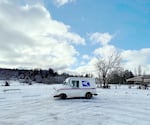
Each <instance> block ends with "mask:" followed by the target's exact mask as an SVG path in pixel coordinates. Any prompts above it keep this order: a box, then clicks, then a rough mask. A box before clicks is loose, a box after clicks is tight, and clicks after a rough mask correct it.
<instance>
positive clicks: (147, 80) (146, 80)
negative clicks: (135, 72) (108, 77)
mask: <svg viewBox="0 0 150 125" xmlns="http://www.w3.org/2000/svg"><path fill="white" fill-rule="evenodd" d="M126 81H127V82H129V81H133V82H135V83H141V84H150V75H144V76H135V77H133V78H129V79H127V80H126Z"/></svg>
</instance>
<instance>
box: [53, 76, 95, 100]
mask: <svg viewBox="0 0 150 125" xmlns="http://www.w3.org/2000/svg"><path fill="white" fill-rule="evenodd" d="M93 95H94V96H96V95H97V92H96V83H95V79H94V78H84V77H69V78H67V79H66V80H65V81H64V83H63V86H62V87H61V88H59V89H55V94H54V97H59V98H61V99H66V98H75V97H85V98H86V99H91V98H92V97H93Z"/></svg>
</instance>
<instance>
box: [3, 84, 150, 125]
mask: <svg viewBox="0 0 150 125" xmlns="http://www.w3.org/2000/svg"><path fill="white" fill-rule="evenodd" d="M1 83H2V81H1ZM1 83H0V84H1ZM58 86H60V85H41V84H40V85H39V84H34V85H32V86H29V85H19V83H18V82H13V81H12V82H11V86H9V87H5V86H0V125H150V89H149V90H139V89H136V88H131V89H129V88H128V86H119V87H117V89H116V88H115V87H114V86H113V87H111V89H97V91H98V94H99V95H98V96H97V97H94V98H93V99H90V100H87V99H67V100H58V99H53V92H54V90H53V87H58Z"/></svg>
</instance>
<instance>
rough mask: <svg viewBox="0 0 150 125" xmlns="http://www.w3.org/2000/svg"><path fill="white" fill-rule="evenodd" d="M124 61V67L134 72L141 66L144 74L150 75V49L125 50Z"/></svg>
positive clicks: (123, 53)
mask: <svg viewBox="0 0 150 125" xmlns="http://www.w3.org/2000/svg"><path fill="white" fill-rule="evenodd" d="M121 55H122V57H123V59H124V63H123V67H124V68H126V69H130V70H132V71H133V72H134V70H135V69H137V68H138V66H139V65H140V66H141V67H142V70H143V72H146V73H148V74H149V73H150V48H143V49H141V50H124V51H123V52H122V54H121Z"/></svg>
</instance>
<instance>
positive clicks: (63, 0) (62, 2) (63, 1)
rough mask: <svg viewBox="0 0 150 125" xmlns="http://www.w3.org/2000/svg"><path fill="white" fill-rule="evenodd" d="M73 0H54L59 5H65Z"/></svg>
mask: <svg viewBox="0 0 150 125" xmlns="http://www.w3.org/2000/svg"><path fill="white" fill-rule="evenodd" d="M73 1H75V0H54V2H55V4H56V5H57V6H59V7H60V6H63V5H65V4H67V3H71V2H73Z"/></svg>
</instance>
